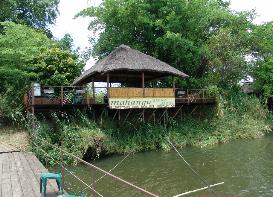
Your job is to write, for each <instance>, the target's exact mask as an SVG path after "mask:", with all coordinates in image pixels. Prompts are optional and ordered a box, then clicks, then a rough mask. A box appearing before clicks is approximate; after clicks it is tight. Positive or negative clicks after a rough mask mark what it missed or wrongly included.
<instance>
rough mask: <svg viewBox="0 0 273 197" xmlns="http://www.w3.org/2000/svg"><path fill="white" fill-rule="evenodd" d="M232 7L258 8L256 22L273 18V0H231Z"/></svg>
mask: <svg viewBox="0 0 273 197" xmlns="http://www.w3.org/2000/svg"><path fill="white" fill-rule="evenodd" d="M231 8H232V9H234V10H236V11H247V10H253V9H255V10H256V13H257V18H256V19H255V20H254V22H255V23H256V24H261V23H264V22H268V21H272V20H273V12H272V8H273V1H272V0H231Z"/></svg>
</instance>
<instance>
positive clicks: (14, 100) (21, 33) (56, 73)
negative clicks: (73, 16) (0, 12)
mask: <svg viewBox="0 0 273 197" xmlns="http://www.w3.org/2000/svg"><path fill="white" fill-rule="evenodd" d="M0 25H1V26H2V32H1V34H0V81H1V84H0V94H1V97H0V103H6V104H5V105H2V106H1V107H0V114H2V112H5V113H4V114H6V115H7V116H9V114H10V116H11V115H13V114H14V113H15V112H20V111H21V110H22V109H23V108H22V103H23V94H24V93H26V90H27V89H28V88H29V86H30V84H31V82H32V81H33V82H34V81H35V82H40V83H41V84H43V85H68V84H71V83H72V82H73V80H74V79H75V78H76V77H77V76H78V75H80V72H81V70H82V69H83V65H84V64H83V62H82V61H81V59H80V58H79V55H78V54H77V53H76V52H75V51H71V50H70V49H68V48H67V47H68V46H66V47H64V44H63V42H57V41H52V40H50V39H49V38H47V36H46V35H45V34H44V33H43V32H41V31H39V30H35V29H33V28H30V27H28V26H26V25H19V24H15V23H12V22H3V23H0ZM70 41H71V42H72V40H70ZM69 46H70V45H69Z"/></svg>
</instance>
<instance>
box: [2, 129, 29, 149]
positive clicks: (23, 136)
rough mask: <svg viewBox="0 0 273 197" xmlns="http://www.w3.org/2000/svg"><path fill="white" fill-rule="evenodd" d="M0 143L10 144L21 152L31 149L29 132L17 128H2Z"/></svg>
mask: <svg viewBox="0 0 273 197" xmlns="http://www.w3.org/2000/svg"><path fill="white" fill-rule="evenodd" d="M0 142H2V143H5V144H9V145H11V146H13V147H16V148H18V149H19V150H23V151H25V150H27V149H28V148H29V145H30V144H29V136H28V132H27V131H25V130H23V129H21V128H17V127H10V126H9V127H6V126H5V127H1V128H0Z"/></svg>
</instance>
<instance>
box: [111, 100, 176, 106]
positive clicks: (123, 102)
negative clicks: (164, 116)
mask: <svg viewBox="0 0 273 197" xmlns="http://www.w3.org/2000/svg"><path fill="white" fill-rule="evenodd" d="M109 107H110V109H129V108H171V107H175V98H109Z"/></svg>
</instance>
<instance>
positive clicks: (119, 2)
mask: <svg viewBox="0 0 273 197" xmlns="http://www.w3.org/2000/svg"><path fill="white" fill-rule="evenodd" d="M228 6H229V4H228V3H227V2H224V1H217V0H192V1H187V0H158V1H148V0H144V1H143V0H105V1H104V2H103V3H102V4H101V6H99V7H89V8H87V9H85V10H83V11H81V12H80V13H79V14H78V16H91V17H92V21H91V23H90V26H89V28H90V30H93V31H95V32H101V33H100V37H99V39H98V40H94V43H95V46H94V49H93V55H95V56H99V58H102V57H103V56H105V55H107V54H109V52H110V51H112V50H113V48H114V47H116V46H119V45H120V44H127V45H129V46H131V47H133V48H136V49H139V50H140V51H142V52H144V53H147V54H150V55H152V56H156V57H157V58H159V59H161V60H163V61H165V62H167V63H169V64H171V65H172V66H174V67H176V68H178V69H180V70H182V71H184V72H185V73H187V74H189V75H190V76H191V77H190V78H189V79H188V83H187V84H185V82H183V81H180V82H179V83H180V85H181V86H187V87H200V86H204V85H206V84H211V83H212V85H220V86H229V85H234V84H236V83H237V82H238V81H239V80H240V79H241V78H242V77H244V76H245V71H246V62H245V60H244V55H246V54H247V53H248V52H249V49H248V46H247V45H246V43H247V42H248V39H249V36H248V30H249V29H250V28H251V20H252V17H253V14H252V13H248V12H243V13H234V12H232V11H230V10H229V8H228ZM222 49H224V50H222ZM227 72H231V74H228V75H227Z"/></svg>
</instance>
